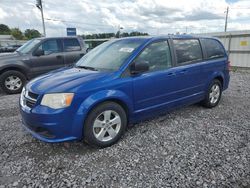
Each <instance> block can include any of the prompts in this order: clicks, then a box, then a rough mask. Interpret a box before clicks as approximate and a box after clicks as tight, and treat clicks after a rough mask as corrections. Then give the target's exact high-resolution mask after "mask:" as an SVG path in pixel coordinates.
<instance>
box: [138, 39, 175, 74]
mask: <svg viewBox="0 0 250 188" xmlns="http://www.w3.org/2000/svg"><path fill="white" fill-rule="evenodd" d="M145 61H146V62H148V63H149V71H156V70H164V69H167V68H169V67H171V55H170V50H169V45H168V42H167V41H162V42H156V43H152V44H150V45H149V46H147V47H146V48H145V49H144V50H143V52H142V53H141V54H140V55H139V56H138V57H137V58H136V59H135V62H136V63H140V62H145Z"/></svg>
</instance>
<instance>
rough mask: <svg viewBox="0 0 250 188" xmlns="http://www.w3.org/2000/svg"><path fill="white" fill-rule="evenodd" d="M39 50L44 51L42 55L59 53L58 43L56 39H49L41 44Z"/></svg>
mask: <svg viewBox="0 0 250 188" xmlns="http://www.w3.org/2000/svg"><path fill="white" fill-rule="evenodd" d="M39 49H41V50H43V51H44V55H48V54H52V53H57V52H61V49H60V45H59V42H58V41H57V40H56V39H50V40H46V41H45V42H43V43H42V44H41V45H40V46H39Z"/></svg>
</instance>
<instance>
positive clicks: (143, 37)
mask: <svg viewBox="0 0 250 188" xmlns="http://www.w3.org/2000/svg"><path fill="white" fill-rule="evenodd" d="M168 38H173V39H192V38H215V39H216V37H208V36H197V35H161V36H152V35H147V36H134V37H124V38H118V39H117V40H119V39H120V40H121V39H122V40H123V39H128V40H133V39H148V40H159V39H168Z"/></svg>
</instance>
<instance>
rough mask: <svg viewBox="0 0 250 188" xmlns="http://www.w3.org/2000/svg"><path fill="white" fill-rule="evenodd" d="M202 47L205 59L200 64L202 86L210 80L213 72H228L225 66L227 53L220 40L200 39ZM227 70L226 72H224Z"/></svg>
mask: <svg viewBox="0 0 250 188" xmlns="http://www.w3.org/2000/svg"><path fill="white" fill-rule="evenodd" d="M201 42H202V47H203V48H204V51H205V61H204V63H203V64H202V65H201V68H202V80H203V83H204V87H206V85H207V82H208V81H210V80H211V78H212V77H213V74H215V73H219V72H224V75H227V74H228V70H227V69H226V67H227V61H228V59H227V55H226V52H225V50H224V48H223V46H222V44H221V43H220V42H218V41H217V40H215V39H212V38H208V39H201ZM225 71H227V72H225Z"/></svg>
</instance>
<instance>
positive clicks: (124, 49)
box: [119, 48, 134, 53]
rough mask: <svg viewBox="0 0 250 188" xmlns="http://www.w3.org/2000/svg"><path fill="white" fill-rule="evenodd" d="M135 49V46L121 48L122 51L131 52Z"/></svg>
mask: <svg viewBox="0 0 250 188" xmlns="http://www.w3.org/2000/svg"><path fill="white" fill-rule="evenodd" d="M133 50H134V48H120V50H119V51H120V52H128V53H131V52H132V51H133Z"/></svg>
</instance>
